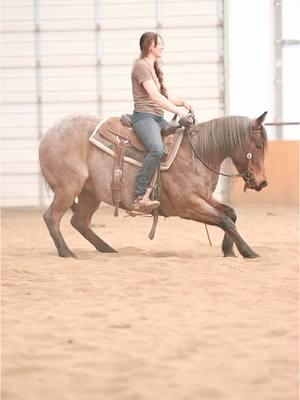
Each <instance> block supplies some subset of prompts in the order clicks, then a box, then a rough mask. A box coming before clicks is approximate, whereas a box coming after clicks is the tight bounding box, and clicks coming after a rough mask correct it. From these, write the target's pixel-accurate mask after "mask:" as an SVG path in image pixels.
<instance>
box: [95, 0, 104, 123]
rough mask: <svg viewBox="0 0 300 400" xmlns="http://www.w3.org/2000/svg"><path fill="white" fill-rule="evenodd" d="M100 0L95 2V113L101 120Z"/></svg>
mask: <svg viewBox="0 0 300 400" xmlns="http://www.w3.org/2000/svg"><path fill="white" fill-rule="evenodd" d="M100 1H101V0H95V8H96V9H95V14H96V90H97V113H98V115H99V116H100V117H101V118H102V117H103V115H102V112H103V110H102V101H103V96H102V68H101V67H102V60H101V55H102V51H101V4H100Z"/></svg>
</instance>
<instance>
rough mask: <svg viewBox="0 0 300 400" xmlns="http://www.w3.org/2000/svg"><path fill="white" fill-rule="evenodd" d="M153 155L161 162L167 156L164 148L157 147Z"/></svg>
mask: <svg viewBox="0 0 300 400" xmlns="http://www.w3.org/2000/svg"><path fill="white" fill-rule="evenodd" d="M151 153H152V154H153V155H154V156H155V157H157V158H158V159H159V160H160V159H161V158H162V157H163V156H164V154H165V149H164V148H163V147H162V146H161V147H155V148H154V149H153V150H152V152H151Z"/></svg>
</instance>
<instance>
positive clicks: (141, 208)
mask: <svg viewBox="0 0 300 400" xmlns="http://www.w3.org/2000/svg"><path fill="white" fill-rule="evenodd" d="M159 206H160V202H159V201H158V200H149V199H148V198H146V199H145V198H144V196H140V197H138V198H137V199H135V201H134V202H133V204H132V211H133V212H134V213H136V212H138V213H142V214H151V213H152V211H153V210H154V209H155V208H158V207H159Z"/></svg>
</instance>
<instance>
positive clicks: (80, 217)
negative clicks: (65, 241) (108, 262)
mask: <svg viewBox="0 0 300 400" xmlns="http://www.w3.org/2000/svg"><path fill="white" fill-rule="evenodd" d="M99 205H100V200H98V199H97V198H96V197H95V196H94V195H93V194H92V193H91V192H88V191H87V190H83V191H82V192H81V193H80V195H79V196H78V203H77V204H74V205H73V206H72V210H73V212H74V214H73V217H72V218H71V224H72V226H73V227H74V228H75V229H76V230H77V231H78V232H80V233H81V234H82V236H83V237H85V238H86V239H87V240H88V241H89V242H90V243H91V244H92V245H93V246H94V247H95V248H96V249H97V250H98V251H100V252H101V253H116V250H114V249H113V248H112V247H110V246H109V245H108V244H107V243H105V242H104V240H102V239H101V238H100V237H99V236H97V235H96V233H95V232H94V231H93V230H92V229H91V227H90V224H91V220H92V216H93V214H94V212H95V211H96V210H97V208H98V207H99Z"/></svg>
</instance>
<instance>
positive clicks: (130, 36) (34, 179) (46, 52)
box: [1, 0, 224, 206]
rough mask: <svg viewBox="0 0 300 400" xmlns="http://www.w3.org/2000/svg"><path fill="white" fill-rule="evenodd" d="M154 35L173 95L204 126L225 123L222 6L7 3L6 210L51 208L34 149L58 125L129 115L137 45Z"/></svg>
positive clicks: (189, 1)
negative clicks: (74, 117) (217, 120)
mask: <svg viewBox="0 0 300 400" xmlns="http://www.w3.org/2000/svg"><path fill="white" fill-rule="evenodd" d="M157 29H159V31H160V33H161V34H162V36H163V37H164V40H165V54H164V57H163V68H164V73H165V77H166V84H167V87H168V88H169V92H170V94H171V95H172V94H173V95H174V96H176V97H183V98H185V99H188V100H190V102H192V104H193V105H194V108H195V111H196V115H197V117H198V119H199V120H207V119H210V118H214V117H218V116H221V115H223V113H224V96H223V58H222V53H223V42H222V38H223V26H222V1H221V0H208V1H201V0H198V1H195V0H194V1H193V0H186V1H184V2H183V1H181V0H177V1H176V0H173V1H171V0H161V1H158V0H157V1H151V0H150V1H147V2H141V1H138V0H125V1H121V0H95V1H91V0H87V1H83V0H72V1H71V0H61V1H58V0H43V1H39V0H35V1H28V0H27V1H26V2H25V1H21V0H4V1H3V2H2V54H3V56H4V57H3V59H2V78H3V86H2V87H3V97H2V105H3V107H2V112H3V116H2V172H1V174H2V184H3V190H2V196H1V197H2V205H3V206H23V205H24V206H25V205H33V206H34V205H42V204H43V203H47V202H48V201H49V199H48V196H47V193H46V192H45V186H44V184H43V182H42V179H41V177H40V174H39V163H38V144H39V140H40V136H41V135H42V132H43V131H44V130H45V129H46V128H47V127H48V126H50V125H51V124H53V122H54V121H55V120H56V119H58V118H60V117H61V116H62V115H64V114H66V113H69V112H88V113H93V114H95V113H97V114H99V115H100V116H102V117H108V116H110V115H119V114H121V113H125V112H131V111H132V99H131V82H130V71H131V66H132V63H133V61H134V59H135V58H137V56H138V39H139V37H140V35H141V34H142V33H143V32H144V31H147V30H157Z"/></svg>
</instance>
